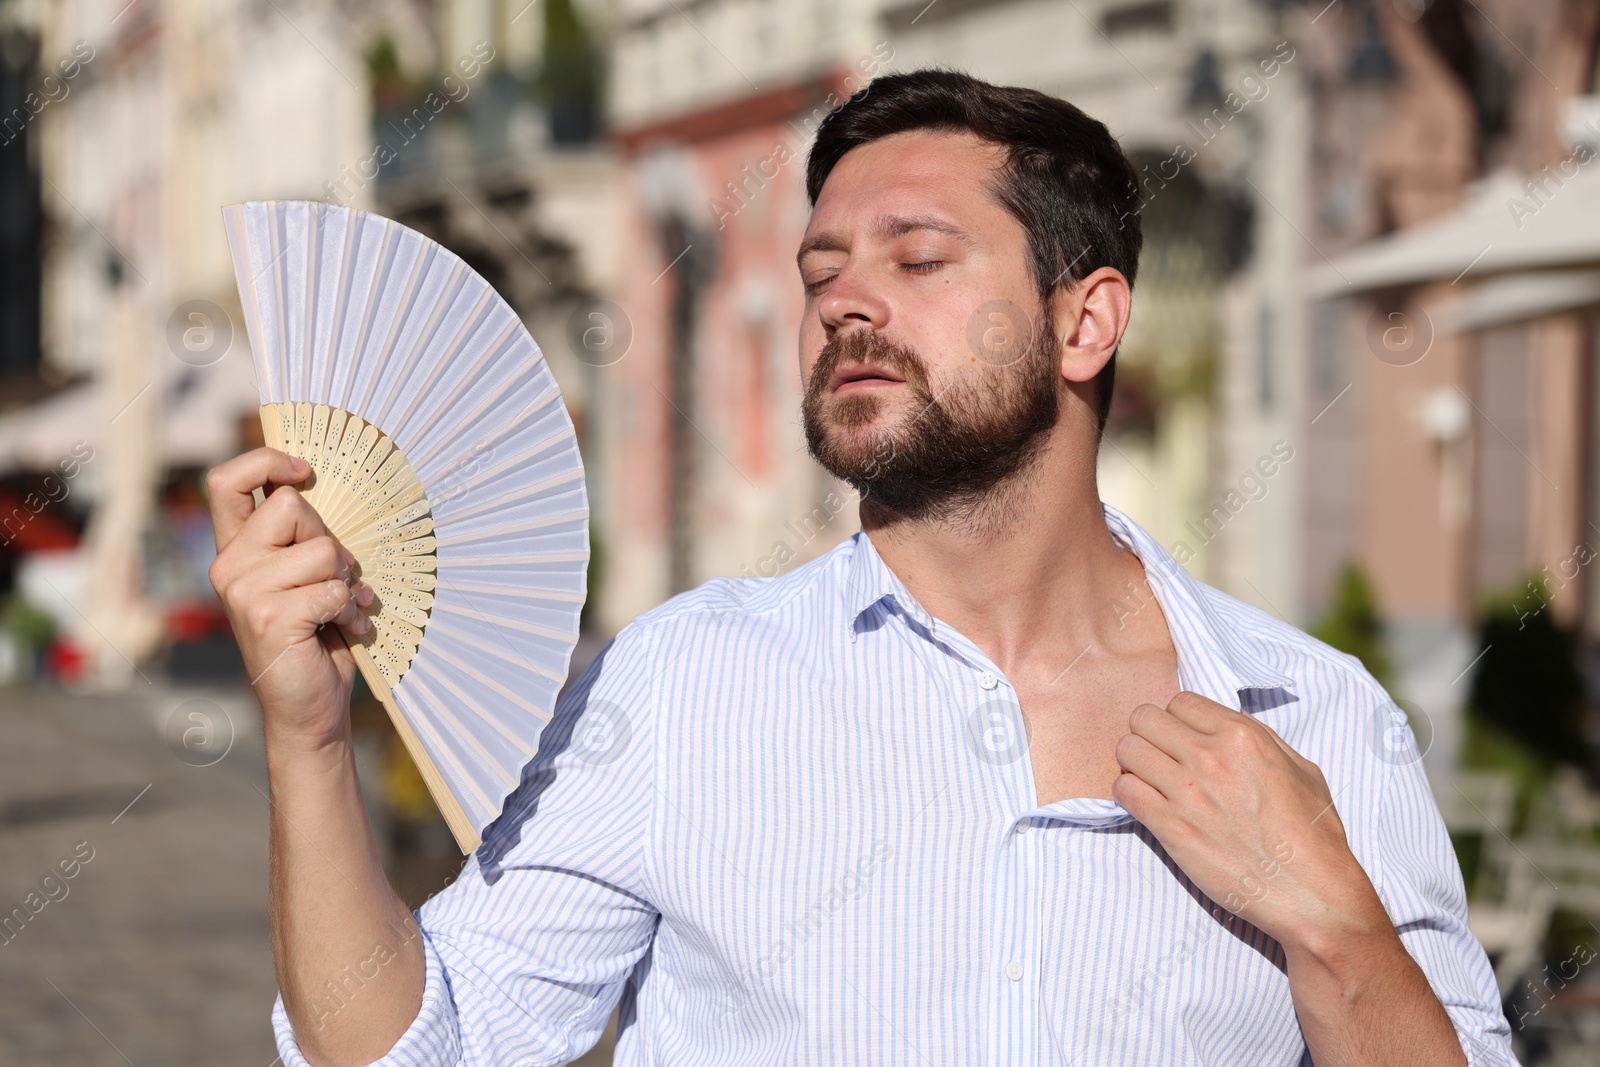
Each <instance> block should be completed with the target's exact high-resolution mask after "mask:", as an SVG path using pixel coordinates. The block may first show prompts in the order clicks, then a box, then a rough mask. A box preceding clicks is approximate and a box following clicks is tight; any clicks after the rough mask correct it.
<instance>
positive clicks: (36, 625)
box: [0, 590, 56, 648]
mask: <svg viewBox="0 0 1600 1067" xmlns="http://www.w3.org/2000/svg"><path fill="white" fill-rule="evenodd" d="M0 617H3V619H4V622H5V628H6V631H7V632H8V633H10V634H11V635H12V636H13V637H15V638H16V639H17V640H18V641H20V642H22V643H23V644H24V645H28V646H29V647H32V648H39V647H41V646H43V645H48V644H49V643H50V642H51V641H53V640H54V639H55V636H56V621H55V619H53V618H51V617H50V616H49V615H47V614H45V613H44V612H42V611H40V610H39V609H38V608H36V607H34V606H33V605H32V604H30V603H28V601H27V600H25V599H24V598H23V596H22V594H20V593H18V592H16V591H14V590H13V591H12V592H11V593H10V594H8V595H7V597H6V600H5V607H4V609H3V615H0Z"/></svg>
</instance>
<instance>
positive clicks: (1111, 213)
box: [806, 67, 1144, 432]
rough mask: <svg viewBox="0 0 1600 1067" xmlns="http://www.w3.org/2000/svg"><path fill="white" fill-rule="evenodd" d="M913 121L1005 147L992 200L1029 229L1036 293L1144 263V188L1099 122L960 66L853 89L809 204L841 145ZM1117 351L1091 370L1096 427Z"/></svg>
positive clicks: (825, 149) (818, 158)
mask: <svg viewBox="0 0 1600 1067" xmlns="http://www.w3.org/2000/svg"><path fill="white" fill-rule="evenodd" d="M910 130H955V131H966V132H968V133H971V134H974V135H976V136H977V137H979V138H981V139H982V140H985V141H988V142H990V143H993V144H997V145H1001V146H1003V147H1004V148H1005V149H1006V162H1005V164H1004V165H1003V166H1002V167H1001V169H1000V171H999V174H998V177H997V180H996V182H995V185H994V194H995V198H996V199H997V200H998V201H999V202H1000V204H1001V206H1003V207H1004V208H1005V209H1006V210H1007V211H1009V212H1011V214H1012V215H1013V216H1014V217H1015V218H1016V220H1017V221H1018V222H1019V223H1021V224H1022V229H1023V231H1024V232H1025V233H1027V235H1028V248H1029V254H1030V258H1031V259H1032V261H1033V262H1032V266H1033V276H1034V281H1035V283H1036V284H1037V286H1038V290H1039V298H1040V300H1041V302H1042V303H1043V305H1044V306H1045V307H1048V306H1049V301H1050V295H1051V294H1052V293H1053V292H1054V291H1055V288H1056V286H1057V285H1060V284H1065V285H1073V284H1076V283H1077V282H1079V281H1081V280H1082V279H1083V278H1085V277H1086V276H1088V275H1089V274H1090V273H1092V272H1093V271H1095V270H1097V269H1099V268H1100V267H1114V268H1116V269H1117V270H1119V271H1121V272H1122V275H1123V277H1125V278H1127V279H1128V285H1129V286H1132V285H1133V280H1134V276H1135V275H1136V274H1137V273H1138V271H1139V248H1140V246H1141V245H1142V244H1143V243H1144V235H1143V232H1142V231H1141V229H1140V227H1139V203H1140V202H1139V190H1138V182H1137V174H1136V172H1135V171H1134V169H1133V165H1132V164H1131V163H1129V162H1128V158H1127V156H1125V155H1123V153H1122V148H1121V147H1120V146H1119V145H1118V144H1117V141H1116V138H1114V137H1112V136H1111V131H1110V130H1108V129H1106V127H1105V124H1104V123H1102V122H1098V121H1096V120H1095V119H1092V118H1090V117H1089V116H1088V115H1086V114H1084V113H1083V111H1081V110H1079V109H1078V108H1077V107H1074V106H1073V105H1072V104H1069V103H1067V102H1066V101H1065V100H1062V99H1059V98H1058V97H1054V96H1050V95H1048V94H1046V93H1041V92H1038V91H1037V90H1034V89H1023V88H1019V87H1016V86H999V85H990V84H989V83H988V82H985V81H979V80H978V79H977V78H974V77H972V76H971V75H969V74H964V73H962V72H960V71H956V70H950V69H947V68H942V67H940V68H929V69H925V70H915V71H910V72H908V73H904V74H885V75H883V76H881V77H877V78H874V79H873V80H872V81H871V82H870V83H869V84H867V85H865V86H863V87H862V88H860V89H858V90H856V92H855V93H853V94H852V95H851V96H850V98H849V99H848V100H846V101H845V102H844V103H843V104H840V105H839V106H838V107H837V108H836V109H834V110H833V111H832V112H831V113H830V114H829V115H828V116H827V118H825V119H823V120H822V123H821V124H820V125H819V126H818V127H817V138H816V142H815V143H814V144H813V145H812V146H811V153H810V155H809V157H808V158H807V161H806V197H807V198H808V199H809V200H810V202H811V204H812V206H815V205H816V202H817V197H818V196H819V195H820V194H821V192H822V184H823V182H825V181H826V180H827V178H828V174H829V172H831V171H832V170H833V167H834V165H835V164H836V163H838V162H839V160H840V159H841V158H843V157H844V154H845V153H846V152H848V151H850V149H852V148H857V147H859V146H861V145H864V144H867V143H869V142H871V141H876V140H878V139H879V138H882V137H888V136H890V135H891V134H896V133H905V132H907V131H910ZM1115 373H1116V356H1115V354H1114V353H1113V355H1112V358H1111V359H1110V360H1108V361H1107V362H1106V365H1105V368H1104V369H1103V370H1101V372H1100V373H1099V374H1098V375H1096V376H1095V402H1096V407H1097V409H1098V410H1097V414H1098V417H1099V424H1100V430H1101V432H1104V430H1105V425H1106V416H1107V415H1108V414H1109V413H1110V411H1111V387H1112V382H1113V379H1114V376H1115Z"/></svg>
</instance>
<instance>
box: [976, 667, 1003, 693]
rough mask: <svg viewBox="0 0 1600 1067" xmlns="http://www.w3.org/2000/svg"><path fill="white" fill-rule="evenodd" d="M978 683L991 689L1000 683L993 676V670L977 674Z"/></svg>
mask: <svg viewBox="0 0 1600 1067" xmlns="http://www.w3.org/2000/svg"><path fill="white" fill-rule="evenodd" d="M978 684H979V685H981V686H983V687H984V688H985V689H993V688H994V687H995V686H997V685H999V684H1000V679H998V678H996V677H995V676H994V672H993V671H984V672H983V673H982V674H980V675H978Z"/></svg>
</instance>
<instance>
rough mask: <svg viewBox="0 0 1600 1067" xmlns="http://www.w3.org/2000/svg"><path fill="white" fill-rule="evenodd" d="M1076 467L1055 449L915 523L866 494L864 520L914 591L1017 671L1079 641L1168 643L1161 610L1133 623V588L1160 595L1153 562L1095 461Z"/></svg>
mask: <svg viewBox="0 0 1600 1067" xmlns="http://www.w3.org/2000/svg"><path fill="white" fill-rule="evenodd" d="M1068 469H1070V468H1068ZM1075 473H1076V475H1077V476H1075V477H1074V476H1072V475H1071V474H1068V473H1067V471H1066V470H1064V469H1063V467H1062V466H1060V465H1052V464H1051V463H1050V462H1049V458H1048V454H1047V456H1046V457H1045V461H1044V462H1043V463H1041V464H1038V465H1036V466H1034V467H1032V468H1030V470H1029V471H1027V472H1022V473H1019V477H1018V478H1017V479H1016V480H1015V484H1012V485H1007V486H1005V487H999V488H997V489H996V491H995V492H994V493H992V494H990V496H989V498H988V499H985V500H983V501H974V502H971V506H967V507H963V508H959V509H957V512H956V513H955V514H946V515H944V516H941V517H940V518H938V519H933V520H925V521H908V520H904V519H897V518H896V517H895V516H894V515H892V514H888V513H885V512H883V511H881V510H879V509H876V508H874V507H872V506H871V502H870V501H864V502H863V506H862V512H861V514H862V525H863V527H864V528H865V529H866V531H867V534H868V535H869V536H870V537H871V538H872V544H873V546H874V548H876V549H877V551H878V554H879V556H881V557H882V558H883V561H884V563H885V564H887V565H888V567H889V569H890V570H892V571H894V573H895V574H896V575H897V576H898V577H899V578H900V580H901V581H902V582H904V583H905V586H906V588H907V589H908V590H909V591H910V592H911V595H912V596H914V597H916V598H917V601H918V602H919V603H920V604H922V606H923V607H925V608H927V609H928V611H929V612H931V613H932V614H933V615H934V617H935V618H938V619H940V620H942V621H944V622H946V623H948V624H949V625H951V626H953V627H955V628H956V629H957V630H959V631H960V632H961V633H962V634H964V635H966V636H967V637H968V638H969V639H971V640H972V641H973V642H974V643H975V644H976V645H978V647H979V648H982V649H983V650H984V652H985V653H986V654H988V655H989V657H990V658H991V659H993V660H994V661H995V664H996V665H997V666H999V667H1000V668H1001V669H1002V670H1004V671H1006V672H1007V673H1008V674H1011V673H1012V672H1013V671H1023V672H1029V671H1031V670H1032V668H1034V667H1036V666H1038V665H1039V664H1045V663H1057V664H1058V663H1060V662H1063V661H1062V659H1061V656H1062V654H1063V653H1064V652H1069V651H1071V650H1077V649H1084V648H1088V647H1091V646H1092V647H1094V648H1096V649H1098V650H1101V651H1103V652H1107V653H1110V654H1112V655H1116V654H1118V653H1119V652H1123V651H1127V652H1132V653H1137V652H1140V651H1143V650H1144V649H1145V648H1146V646H1148V645H1149V644H1150V643H1152V642H1158V643H1163V642H1165V640H1166V639H1167V634H1166V627H1165V622H1164V620H1163V619H1161V618H1160V617H1159V613H1156V617H1155V618H1153V619H1149V620H1138V621H1139V625H1136V626H1129V625H1127V620H1126V619H1125V617H1124V616H1125V615H1126V609H1125V607H1124V605H1125V604H1126V603H1127V602H1128V597H1129V589H1130V586H1132V587H1134V588H1135V589H1137V590H1138V591H1139V592H1138V597H1137V599H1138V600H1139V601H1140V602H1144V601H1145V600H1147V599H1148V596H1147V593H1146V591H1145V590H1144V583H1145V576H1144V568H1143V566H1142V565H1141V564H1140V563H1139V561H1138V558H1137V557H1135V556H1134V555H1133V554H1132V553H1131V552H1129V551H1127V550H1126V549H1124V548H1122V547H1121V546H1120V545H1119V544H1117V542H1116V540H1115V539H1114V538H1113V537H1112V536H1111V531H1110V529H1109V528H1108V527H1107V525H1106V519H1105V513H1104V511H1103V510H1102V508H1101V504H1100V497H1099V491H1098V487H1097V485H1096V483H1095V479H1094V471H1093V468H1092V467H1090V468H1089V469H1088V470H1086V471H1078V472H1075ZM1063 475H1066V476H1063ZM1001 517H1004V518H1005V519H1006V520H1008V521H1003V522H1002V521H997V520H998V519H1000V518H1001ZM1141 614H1143V613H1141ZM1069 658H1070V656H1069Z"/></svg>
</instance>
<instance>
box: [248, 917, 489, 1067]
mask: <svg viewBox="0 0 1600 1067" xmlns="http://www.w3.org/2000/svg"><path fill="white" fill-rule="evenodd" d="M418 929H419V930H422V928H421V926H420V925H419V926H418ZM422 952H423V959H424V961H425V967H426V972H425V974H426V977H425V978H424V980H423V986H422V1007H421V1008H420V1009H419V1010H418V1011H417V1017H416V1018H415V1019H414V1020H412V1022H411V1025H410V1026H409V1027H407V1028H406V1032H405V1033H403V1034H401V1035H400V1039H399V1040H398V1041H396V1042H395V1043H394V1047H393V1048H391V1049H390V1050H389V1051H388V1052H386V1053H385V1054H384V1055H383V1056H382V1057H381V1058H379V1059H376V1060H373V1061H372V1062H371V1063H370V1064H368V1065H367V1067H441V1065H444V1064H459V1063H460V1062H461V1033H460V1029H459V1027H458V1025H457V1019H456V1007H455V1003H454V1002H453V1001H451V999H450V989H449V987H448V986H447V985H446V984H445V980H444V977H445V976H444V963H443V962H442V961H441V960H440V959H439V954H438V953H437V952H435V951H434V948H433V942H432V941H431V940H430V939H429V937H428V933H427V931H426V930H422ZM272 1033H273V1036H274V1037H275V1038H276V1039H277V1042H278V1055H279V1056H281V1057H282V1058H283V1067H311V1065H310V1064H309V1063H308V1062H307V1061H306V1058H305V1056H304V1055H302V1054H301V1052H300V1045H299V1043H298V1042H296V1041H295V1037H294V1027H293V1026H292V1025H291V1024H290V1022H289V1015H288V1013H287V1012H286V1011H284V1008H283V994H282V993H279V994H278V997H277V999H276V1000H275V1001H274V1002H273V1005H272Z"/></svg>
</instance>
